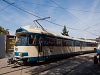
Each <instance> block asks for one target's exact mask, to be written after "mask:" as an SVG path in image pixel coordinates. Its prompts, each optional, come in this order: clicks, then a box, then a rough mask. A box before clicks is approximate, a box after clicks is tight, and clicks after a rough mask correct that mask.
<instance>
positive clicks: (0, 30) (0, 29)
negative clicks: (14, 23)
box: [0, 26, 9, 34]
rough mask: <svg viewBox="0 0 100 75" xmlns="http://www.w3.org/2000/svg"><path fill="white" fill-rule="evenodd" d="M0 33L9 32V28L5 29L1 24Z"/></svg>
mask: <svg viewBox="0 0 100 75" xmlns="http://www.w3.org/2000/svg"><path fill="white" fill-rule="evenodd" d="M0 34H9V31H8V29H6V30H5V29H4V28H3V27H2V26H0Z"/></svg>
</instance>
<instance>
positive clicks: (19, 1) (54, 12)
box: [0, 0, 100, 39]
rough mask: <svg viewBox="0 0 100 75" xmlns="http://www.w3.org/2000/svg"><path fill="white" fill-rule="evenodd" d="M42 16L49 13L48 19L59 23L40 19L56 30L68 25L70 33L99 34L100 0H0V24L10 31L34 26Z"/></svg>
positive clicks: (46, 26) (70, 34)
mask: <svg viewBox="0 0 100 75" xmlns="http://www.w3.org/2000/svg"><path fill="white" fill-rule="evenodd" d="M9 3H12V5H10V4H9ZM14 6H17V7H18V8H16V7H14ZM19 8H20V9H22V10H20V9H19ZM23 10H24V11H23ZM37 16H38V17H37ZM39 17H40V18H45V17H50V18H49V19H46V20H48V21H50V22H53V23H56V25H55V24H52V23H50V22H47V21H45V20H40V21H38V22H39V23H40V24H41V25H42V26H43V27H44V28H45V29H47V30H50V31H53V32H54V33H57V34H61V32H62V29H63V26H64V25H65V26H66V28H67V30H68V31H69V36H71V37H75V38H86V39H95V38H98V37H99V36H100V33H99V29H100V0H5V1H3V0H0V26H2V27H3V28H4V29H9V32H10V34H11V35H14V34H15V32H16V29H18V28H19V27H22V26H25V25H32V26H35V25H36V24H35V23H34V22H33V21H34V20H36V19H39ZM59 25H60V26H59Z"/></svg>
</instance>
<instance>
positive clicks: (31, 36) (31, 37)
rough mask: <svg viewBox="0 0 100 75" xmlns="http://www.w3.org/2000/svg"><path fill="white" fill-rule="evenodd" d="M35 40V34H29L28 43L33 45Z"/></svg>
mask: <svg viewBox="0 0 100 75" xmlns="http://www.w3.org/2000/svg"><path fill="white" fill-rule="evenodd" d="M35 42H36V36H35V35H29V45H34V44H35Z"/></svg>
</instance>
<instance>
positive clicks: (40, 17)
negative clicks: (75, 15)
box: [3, 0, 80, 31]
mask: <svg viewBox="0 0 100 75" xmlns="http://www.w3.org/2000/svg"><path fill="white" fill-rule="evenodd" d="M3 1H4V2H6V3H8V4H10V5H11V3H9V2H8V1H6V0H3ZM12 6H14V7H16V8H18V9H20V10H22V11H24V12H26V13H28V14H30V15H33V16H35V17H37V18H41V17H39V16H37V15H35V14H33V13H30V12H28V11H26V10H24V9H22V8H20V7H18V6H17V5H15V4H13V5H12ZM45 21H47V22H49V23H52V24H54V25H57V26H61V27H63V25H60V24H57V23H54V22H51V21H48V20H45ZM67 28H69V29H72V30H78V31H80V30H79V29H75V28H70V27H67Z"/></svg>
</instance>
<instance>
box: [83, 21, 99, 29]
mask: <svg viewBox="0 0 100 75" xmlns="http://www.w3.org/2000/svg"><path fill="white" fill-rule="evenodd" d="M99 24H100V22H98V23H97V24H95V25H92V26H90V27H88V28H86V29H84V30H87V29H90V28H92V27H94V26H97V25H99Z"/></svg>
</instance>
